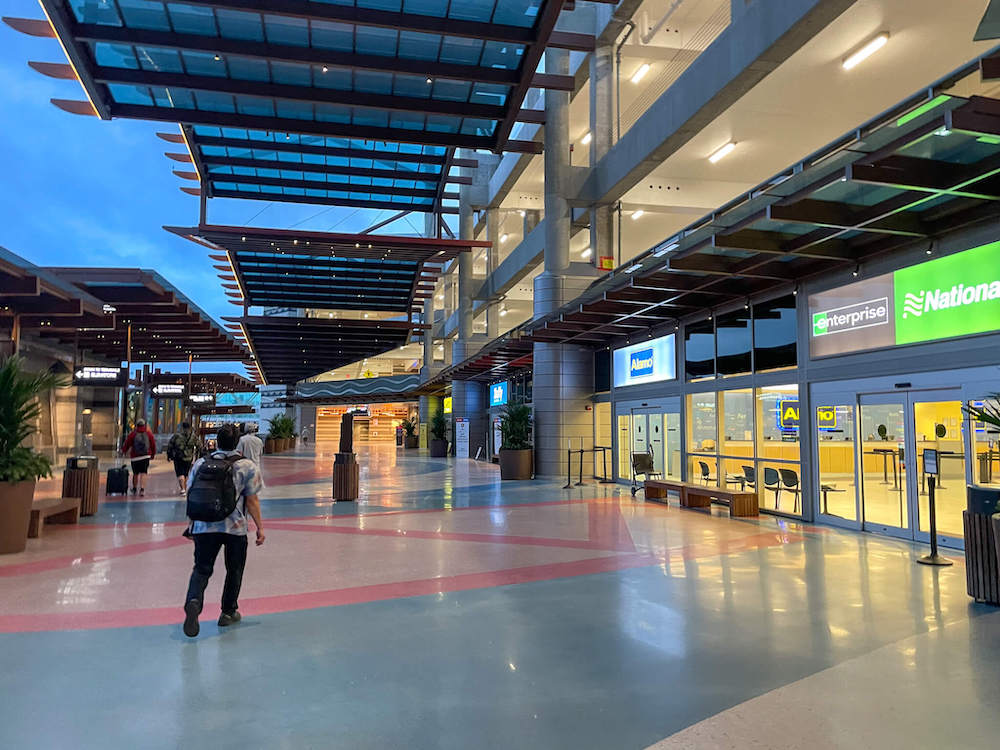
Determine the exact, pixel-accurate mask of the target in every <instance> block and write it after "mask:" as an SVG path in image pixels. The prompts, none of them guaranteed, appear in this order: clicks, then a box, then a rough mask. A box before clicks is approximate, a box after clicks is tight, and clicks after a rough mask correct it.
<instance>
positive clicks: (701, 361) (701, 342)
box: [684, 320, 715, 380]
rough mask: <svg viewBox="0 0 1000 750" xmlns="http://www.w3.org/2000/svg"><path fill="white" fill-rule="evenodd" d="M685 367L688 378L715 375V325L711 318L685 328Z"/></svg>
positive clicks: (693, 378)
mask: <svg viewBox="0 0 1000 750" xmlns="http://www.w3.org/2000/svg"><path fill="white" fill-rule="evenodd" d="M684 367H685V374H686V377H687V379H688V380H699V379H701V378H712V377H715V325H714V324H713V323H712V321H711V320H706V321H703V322H701V323H691V324H689V325H687V326H686V327H685V328H684Z"/></svg>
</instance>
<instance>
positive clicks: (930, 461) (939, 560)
mask: <svg viewBox="0 0 1000 750" xmlns="http://www.w3.org/2000/svg"><path fill="white" fill-rule="evenodd" d="M924 472H925V473H926V474H927V511H928V515H929V516H930V519H929V520H930V526H931V553H930V554H929V555H924V556H923V557H918V558H917V562H918V563H920V564H921V565H953V564H954V563H953V562H952V561H951V560H949V559H948V558H947V557H942V556H941V555H939V554H938V538H937V504H936V503H935V498H934V494H935V492H934V490H935V488H936V485H937V474H938V452H937V451H936V450H933V449H930V448H928V449H926V450H924Z"/></svg>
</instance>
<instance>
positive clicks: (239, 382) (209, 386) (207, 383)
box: [150, 372, 257, 393]
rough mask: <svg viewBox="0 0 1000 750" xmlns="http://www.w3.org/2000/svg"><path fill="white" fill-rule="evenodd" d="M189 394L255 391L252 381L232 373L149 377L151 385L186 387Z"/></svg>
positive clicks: (158, 374)
mask: <svg viewBox="0 0 1000 750" xmlns="http://www.w3.org/2000/svg"><path fill="white" fill-rule="evenodd" d="M189 382H190V384H191V393H250V392H252V391H256V390H257V383H256V382H255V381H253V380H250V379H248V378H245V377H243V376H242V375H237V374H235V373H232V372H212V373H203V372H196V373H193V374H192V375H191V376H190V378H189V376H188V375H187V374H185V373H175V372H156V373H153V374H152V375H151V376H150V384H151V385H184V386H186V385H188V383H189Z"/></svg>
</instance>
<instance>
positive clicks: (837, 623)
mask: <svg viewBox="0 0 1000 750" xmlns="http://www.w3.org/2000/svg"><path fill="white" fill-rule="evenodd" d="M328 453H329V452H328V451H327V450H326V448H325V447H323V446H321V447H320V449H319V455H317V454H316V452H315V448H314V447H313V446H310V447H309V449H308V450H300V451H296V452H292V453H290V454H283V455H280V456H268V457H265V466H264V470H265V474H266V478H267V483H268V489H267V490H266V492H265V501H264V504H263V505H264V514H265V518H266V519H268V521H267V530H268V541H267V544H266V545H265V546H264V547H262V548H260V549H254V550H251V555H250V560H249V563H248V568H247V577H246V584H245V587H244V591H243V596H242V599H241V609H242V611H243V614H244V620H243V622H242V623H241V624H240V625H239V626H237V627H234V628H230V629H227V630H219V629H218V628H217V627H216V626H215V625H214V624H213V621H214V617H213V615H214V614H216V613H217V611H218V610H217V608H214V610H213V608H211V607H206V612H205V613H204V615H203V627H202V634H201V636H200V637H199V638H198V639H196V640H188V639H186V638H185V637H184V636H183V635H182V634H181V632H180V626H179V621H180V618H179V617H178V614H179V611H180V610H179V604H180V602H179V598H180V597H181V596H182V594H183V589H184V584H185V581H186V576H187V573H188V570H189V567H190V555H191V550H190V547H189V545H188V542H187V541H186V540H184V539H183V538H181V537H180V532H181V531H182V529H183V526H184V522H183V504H182V503H180V502H179V499H178V497H177V496H176V495H172V494H170V488H171V485H172V480H171V477H170V476H169V473H168V472H166V471H165V470H164V469H165V467H162V466H160V467H157V468H156V469H155V471H154V475H153V477H152V478H151V479H152V481H151V491H150V493H149V495H148V496H147V497H146V498H145V499H143V500H141V501H131V500H123V499H121V498H117V499H113V501H112V502H106V503H102V506H101V510H100V512H99V514H98V515H97V516H95V517H93V518H90V519H86V522H85V523H83V524H81V525H80V526H77V527H53V528H51V529H48V528H47V529H46V530H45V533H44V534H43V536H42V537H41V538H39V539H37V540H32V541H31V542H30V544H29V548H28V551H27V552H25V553H23V554H20V555H13V556H6V557H3V558H0V603H2V604H0V670H2V671H3V673H4V674H5V675H18V689H17V690H8V691H7V692H6V693H5V700H4V701H0V746H2V747H11V748H20V747H29V746H31V747H44V748H50V747H51V748H66V747H73V748H91V747H93V748H98V747H100V748H117V747H142V748H175V747H179V746H184V747H192V748H203V747H204V748H230V747H232V748H236V747H277V746H282V747H294V748H310V747H317V748H319V747H322V748H326V747H345V748H395V747H411V748H470V747H505V748H506V747H517V748H573V749H574V750H576V749H579V748H613V749H619V748H636V749H637V750H638V749H641V748H645V747H649V746H654V745H657V746H661V747H669V748H706V749H707V748H726V747H741V748H745V747H762V748H763V747H768V748H800V747H811V748H842V747H852V748H865V747H881V748H896V747H899V748H902V747H908V748H914V747H962V748H980V747H982V748H993V747H995V746H996V737H997V736H998V733H1000V713H998V712H997V711H995V710H993V705H992V702H993V701H995V697H996V695H997V690H998V688H1000V677H998V675H1000V613H998V612H997V611H996V610H993V609H990V608H988V607H985V606H982V605H976V604H974V603H971V602H970V600H969V599H968V597H967V596H966V594H965V570H964V565H963V561H962V557H961V555H960V554H958V553H952V554H951V556H952V557H953V558H954V559H955V560H956V565H955V566H954V567H952V568H945V569H937V568H928V567H924V566H920V565H915V564H914V557H915V556H916V555H917V554H920V553H922V551H923V550H922V548H919V547H914V546H911V545H909V544H906V543H903V542H900V541H896V540H892V539H886V538H882V537H877V536H872V535H864V534H857V533H853V532H846V531H839V530H836V529H832V528H824V527H816V526H810V525H804V524H797V523H793V522H790V521H786V520H784V519H776V518H773V517H767V516H762V517H761V518H760V519H759V520H731V519H729V518H728V517H726V516H725V515H724V514H723V513H722V512H720V511H721V509H716V510H715V511H713V512H712V513H705V512H700V511H688V510H681V509H679V508H677V507H676V506H674V505H671V506H669V507H665V506H663V505H660V504H654V503H649V504H646V503H644V502H642V500H641V496H640V498H639V499H638V500H633V499H632V498H631V497H630V496H629V494H628V490H627V489H626V488H620V487H617V486H610V485H597V484H590V485H588V486H586V487H582V488H577V489H574V490H570V491H564V490H562V489H560V488H559V485H560V482H557V481H552V482H548V481H535V482H525V483H505V484H501V482H500V481H499V477H498V475H497V471H496V467H494V466H491V465H488V464H479V463H474V462H470V461H456V460H454V459H447V460H445V459H430V458H427V457H426V456H425V455H423V454H422V453H418V452H417V451H404V450H402V449H397V448H395V446H391V445H387V446H377V447H376V446H372V447H370V448H365V449H362V450H361V451H360V452H359V460H360V462H361V464H362V466H363V472H362V485H363V487H364V494H363V496H362V498H361V501H360V502H359V503H357V504H353V503H339V504H337V505H336V506H332V505H331V504H330V503H329V502H328V501H327V500H326V495H327V492H328V490H329V474H330V468H331V464H332V456H330V455H328ZM831 499H832V497H831ZM220 588H221V580H219V577H218V576H217V577H216V579H213V581H212V585H211V587H210V589H209V597H210V601H211V600H214V599H215V597H217V596H218V594H219V591H220ZM926 686H931V687H932V688H933V689H925V688H926ZM932 741H933V742H932Z"/></svg>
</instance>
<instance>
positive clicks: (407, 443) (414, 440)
mask: <svg viewBox="0 0 1000 750" xmlns="http://www.w3.org/2000/svg"><path fill="white" fill-rule="evenodd" d="M403 445H404V447H406V448H419V447H420V436H419V435H407V436H406V437H405V438H403Z"/></svg>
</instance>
